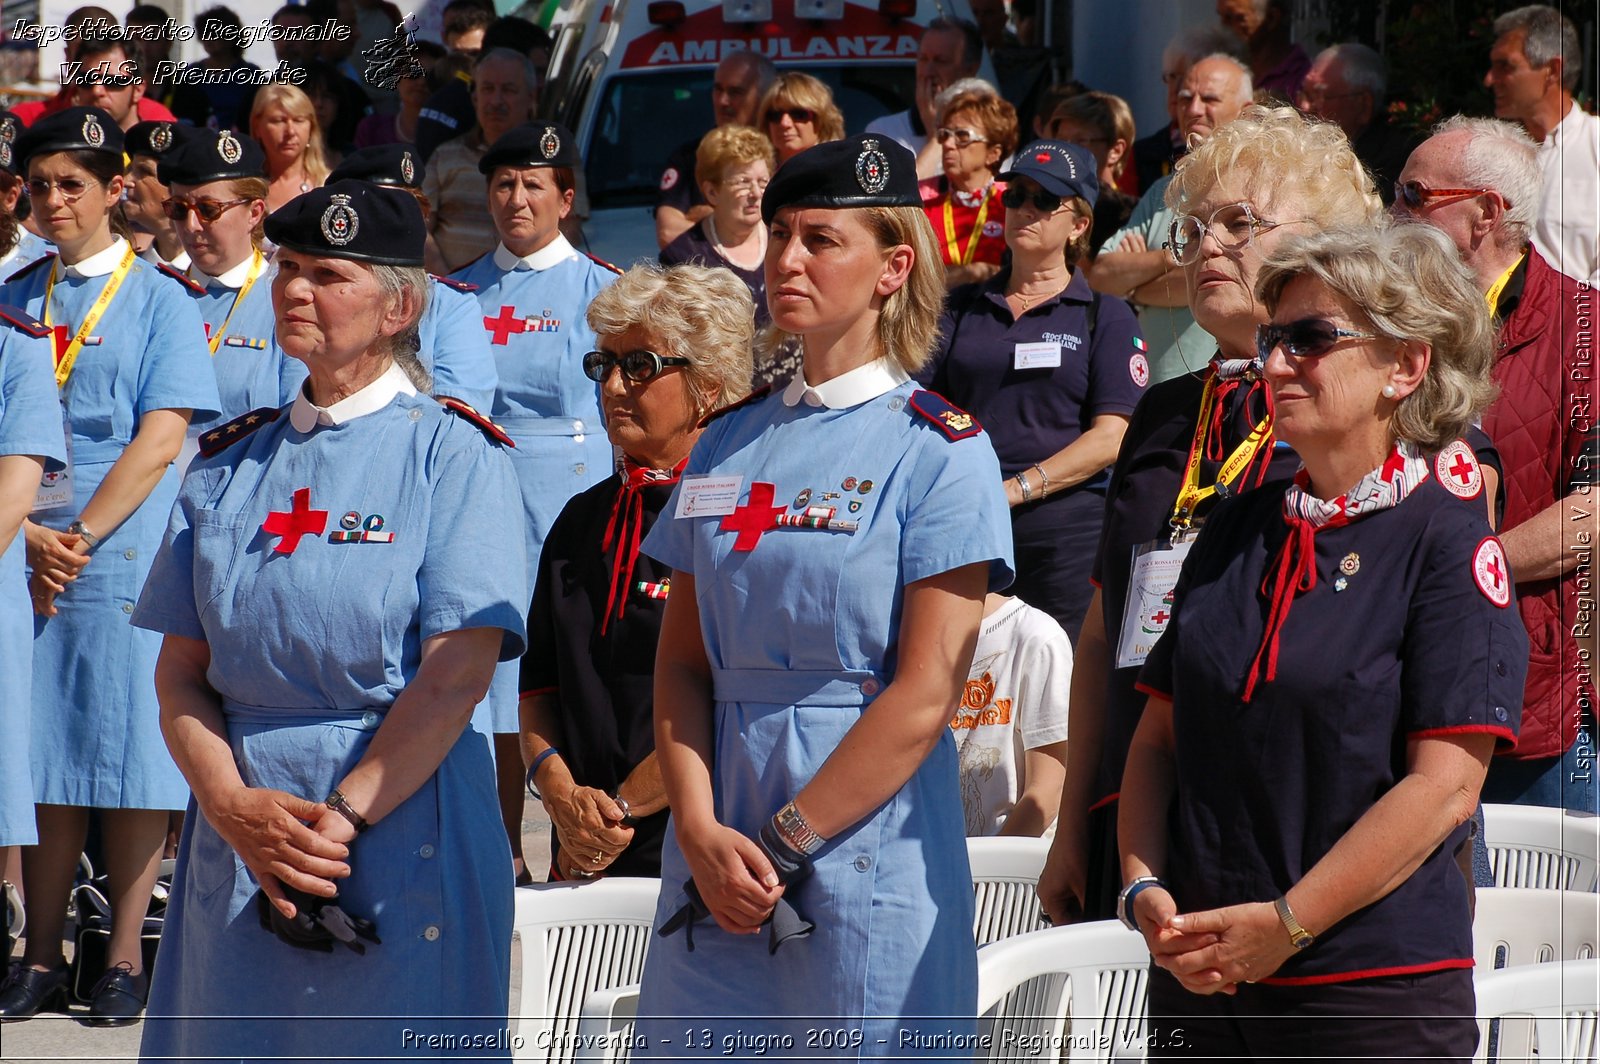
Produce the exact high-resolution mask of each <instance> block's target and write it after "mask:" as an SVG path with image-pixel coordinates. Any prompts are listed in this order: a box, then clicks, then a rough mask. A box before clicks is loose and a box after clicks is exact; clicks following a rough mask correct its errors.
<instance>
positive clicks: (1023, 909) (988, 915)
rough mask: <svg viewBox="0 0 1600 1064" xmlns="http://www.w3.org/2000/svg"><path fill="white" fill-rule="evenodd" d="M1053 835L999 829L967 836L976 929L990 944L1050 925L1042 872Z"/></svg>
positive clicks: (983, 941) (979, 938)
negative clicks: (1018, 833) (1000, 831)
mask: <svg viewBox="0 0 1600 1064" xmlns="http://www.w3.org/2000/svg"><path fill="white" fill-rule="evenodd" d="M1049 852H1050V840H1049V839H1036V838H1027V837H1022V836H1014V837H1013V836H1002V835H994V836H989V837H987V838H973V839H968V840H967V861H968V862H969V863H970V864H971V865H972V895H973V901H974V902H975V912H974V915H973V921H972V934H973V937H974V938H975V939H976V940H977V942H978V945H980V946H986V945H988V944H989V943H991V942H998V941H999V940H1000V939H1003V938H1010V937H1011V936H1012V935H1021V934H1025V933H1027V932H1029V931H1037V930H1039V929H1040V928H1042V927H1044V926H1045V922H1044V914H1043V909H1042V908H1041V906H1040V905H1039V893H1038V889H1037V888H1038V886H1039V873H1040V872H1042V871H1044V859H1045V855H1046V854H1048V853H1049Z"/></svg>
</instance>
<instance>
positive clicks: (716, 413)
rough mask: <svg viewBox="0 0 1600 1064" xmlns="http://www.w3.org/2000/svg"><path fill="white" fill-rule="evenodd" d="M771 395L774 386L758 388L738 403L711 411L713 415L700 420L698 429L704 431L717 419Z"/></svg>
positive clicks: (710, 414)
mask: <svg viewBox="0 0 1600 1064" xmlns="http://www.w3.org/2000/svg"><path fill="white" fill-rule="evenodd" d="M771 394H772V385H770V384H768V385H764V386H763V387H760V388H757V389H756V390H755V391H753V392H751V393H750V394H749V395H747V396H745V397H744V398H743V399H740V400H739V401H738V402H736V403H729V404H728V405H727V406H722V407H718V408H717V409H715V410H713V411H711V413H709V414H707V415H706V416H705V417H703V418H701V419H700V424H699V426H698V427H699V428H702V429H703V428H705V427H706V426H707V425H709V424H711V423H712V422H713V421H715V420H717V418H719V417H721V416H722V415H723V414H731V413H733V412H734V411H735V410H738V409H740V408H741V407H746V406H749V405H750V404H751V403H754V402H758V401H760V400H762V399H765V398H766V397H767V396H769V395H771Z"/></svg>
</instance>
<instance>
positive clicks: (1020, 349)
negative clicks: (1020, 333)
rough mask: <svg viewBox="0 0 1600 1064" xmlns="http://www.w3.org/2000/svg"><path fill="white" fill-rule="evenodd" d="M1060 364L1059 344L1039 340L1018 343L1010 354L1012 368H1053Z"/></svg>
mask: <svg viewBox="0 0 1600 1064" xmlns="http://www.w3.org/2000/svg"><path fill="white" fill-rule="evenodd" d="M1059 365H1061V345H1060V344H1057V343H1046V342H1042V341H1041V342H1040V343H1036V344H1018V345H1017V346H1016V351H1015V354H1013V355H1012V360H1011V368H1012V369H1055V368H1056V367H1057V366H1059Z"/></svg>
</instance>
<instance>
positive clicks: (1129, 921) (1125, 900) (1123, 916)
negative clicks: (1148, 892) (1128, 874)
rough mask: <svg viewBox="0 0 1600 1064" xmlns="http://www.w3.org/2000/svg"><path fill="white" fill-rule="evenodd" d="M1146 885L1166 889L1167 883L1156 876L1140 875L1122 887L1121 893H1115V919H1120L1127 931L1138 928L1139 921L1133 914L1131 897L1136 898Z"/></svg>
mask: <svg viewBox="0 0 1600 1064" xmlns="http://www.w3.org/2000/svg"><path fill="white" fill-rule="evenodd" d="M1147 887H1160V888H1161V889H1162V890H1166V889H1167V885H1166V884H1165V883H1163V882H1161V880H1160V879H1159V878H1157V877H1156V876H1140V877H1139V878H1138V879H1135V880H1134V881H1133V882H1132V883H1129V884H1128V885H1127V886H1125V887H1123V888H1122V893H1120V894H1118V895H1117V919H1118V920H1121V921H1122V925H1123V926H1124V927H1126V928H1127V929H1128V930H1129V931H1137V930H1139V921H1138V919H1136V918H1135V917H1134V915H1133V899H1135V898H1137V897H1138V896H1139V894H1140V892H1141V891H1143V890H1145V889H1146V888H1147Z"/></svg>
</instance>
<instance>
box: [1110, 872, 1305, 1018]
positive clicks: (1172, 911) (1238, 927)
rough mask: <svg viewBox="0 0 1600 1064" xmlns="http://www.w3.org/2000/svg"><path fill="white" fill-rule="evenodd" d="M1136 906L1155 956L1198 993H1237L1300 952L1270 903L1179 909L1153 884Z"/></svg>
mask: <svg viewBox="0 0 1600 1064" xmlns="http://www.w3.org/2000/svg"><path fill="white" fill-rule="evenodd" d="M1133 910H1134V917H1135V918H1136V919H1137V920H1138V923H1139V931H1140V932H1141V933H1142V934H1143V935H1144V939H1145V944H1146V945H1147V946H1149V948H1150V957H1151V959H1152V960H1154V961H1155V963H1156V964H1157V965H1158V966H1159V967H1161V968H1164V969H1166V970H1167V971H1168V972H1170V973H1171V974H1172V975H1173V977H1175V978H1176V979H1177V980H1178V982H1179V983H1180V984H1182V986H1183V988H1184V989H1185V990H1188V991H1189V992H1191V993H1194V994H1217V993H1221V994H1236V993H1238V991H1239V984H1240V983H1253V982H1256V981H1258V980H1261V979H1265V978H1267V977H1268V976H1270V975H1272V973H1273V972H1276V971H1277V970H1278V969H1279V968H1281V967H1282V966H1283V963H1284V961H1287V960H1288V959H1289V958H1290V957H1292V956H1294V954H1295V948H1294V946H1293V944H1291V943H1290V941H1289V935H1288V933H1287V932H1286V931H1285V930H1284V927H1283V922H1282V921H1281V920H1279V919H1278V913H1277V910H1276V909H1275V908H1273V905H1272V903H1271V902H1250V903H1247V904H1244V905H1229V906H1226V907H1224V908H1221V909H1207V910H1205V911H1203V912H1196V913H1179V912H1178V906H1177V904H1176V903H1175V902H1174V901H1173V900H1172V895H1171V894H1169V893H1168V892H1167V891H1166V890H1164V889H1162V888H1160V887H1151V888H1150V889H1148V890H1144V891H1142V892H1140V893H1139V895H1138V896H1137V897H1135V898H1134V902H1133Z"/></svg>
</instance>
